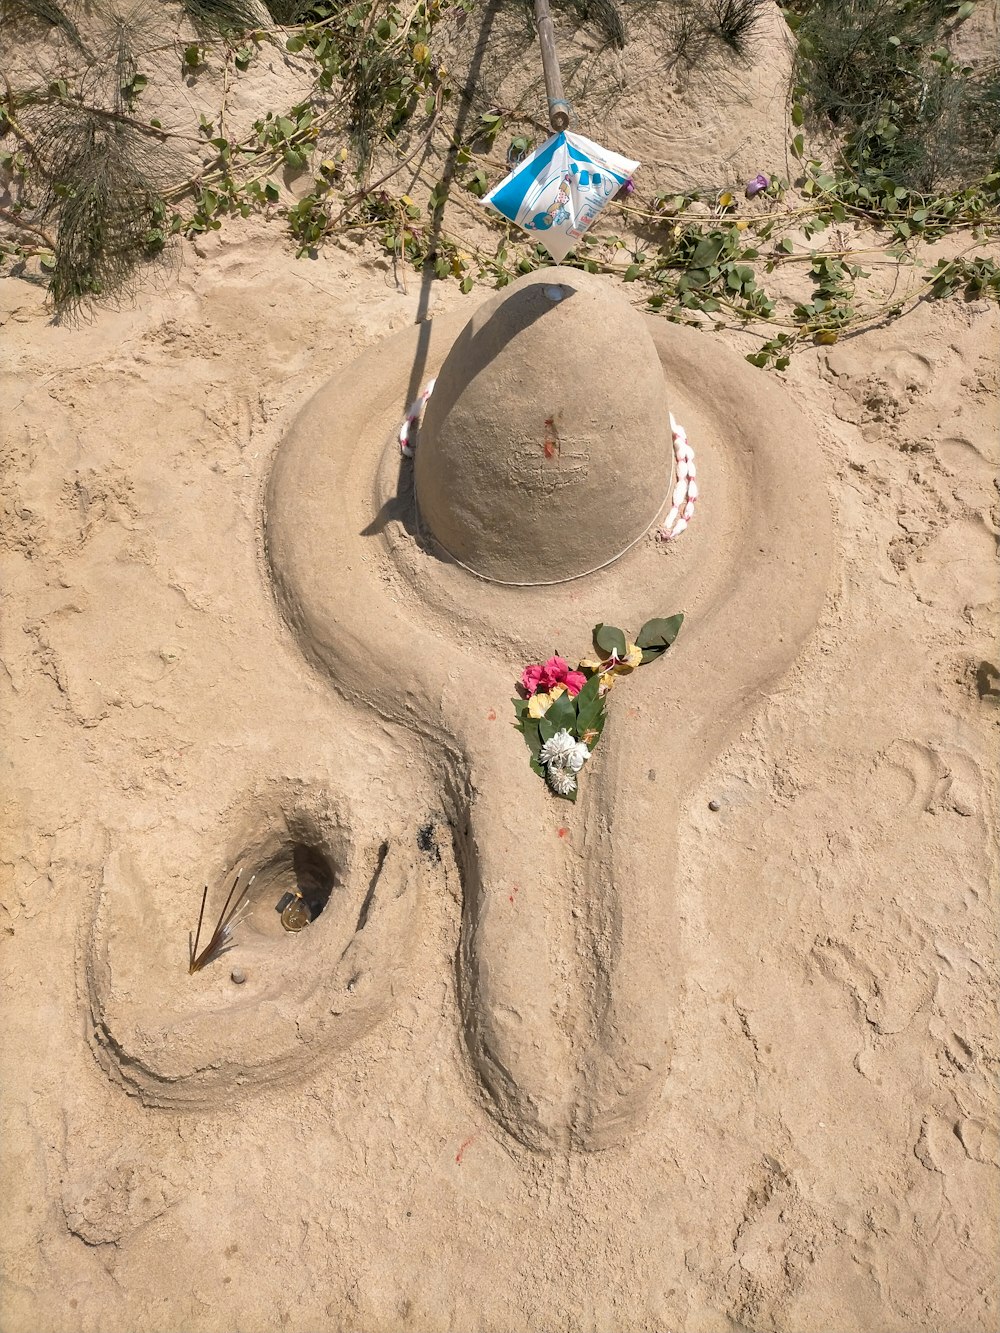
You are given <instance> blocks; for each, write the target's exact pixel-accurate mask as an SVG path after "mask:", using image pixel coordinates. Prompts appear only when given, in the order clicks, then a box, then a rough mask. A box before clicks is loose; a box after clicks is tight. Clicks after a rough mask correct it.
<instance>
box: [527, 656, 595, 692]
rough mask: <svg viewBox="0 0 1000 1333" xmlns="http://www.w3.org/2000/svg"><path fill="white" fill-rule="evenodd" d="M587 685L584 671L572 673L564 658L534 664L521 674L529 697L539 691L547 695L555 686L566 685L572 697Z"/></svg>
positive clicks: (553, 658) (551, 658)
mask: <svg viewBox="0 0 1000 1333" xmlns="http://www.w3.org/2000/svg"><path fill="white" fill-rule="evenodd" d="M586 683H587V677H586V676H585V675H584V674H583V672H582V671H570V669H569V663H568V662H566V661H565V660H564V659H563V658H562V657H550V658H549V660H548V661H547V662H541V663H539V662H532V664H531V665H530V666H526V667H525V668H524V671H523V672H522V673H521V685H522V687H523V688H524V690H525V692H526V693H527V694H529V695H531V694H535V693H536V692H537V691H538V690H542V691H544V692H545V693H546V694H547V693H548V692H549V690H551V689H552V687H553V686H554V685H565V686H566V690H567V692H568V693H569V694H570V695H571V696H574V697H575V696H576V695H577V694H579V693H580V691H581V690H582V689H583V687H584V685H586Z"/></svg>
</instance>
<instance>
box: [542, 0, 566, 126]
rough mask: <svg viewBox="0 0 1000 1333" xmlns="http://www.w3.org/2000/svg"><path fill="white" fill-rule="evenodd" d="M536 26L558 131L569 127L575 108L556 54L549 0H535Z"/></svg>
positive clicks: (553, 123) (553, 121)
mask: <svg viewBox="0 0 1000 1333" xmlns="http://www.w3.org/2000/svg"><path fill="white" fill-rule="evenodd" d="M535 27H536V28H537V29H538V41H539V44H540V45H541V48H542V73H543V74H544V75H545V95H546V97H547V98H548V99H549V124H550V125H551V126H552V128H553V129H554V130H556V131H557V132H558V131H560V130H565V129H568V128H569V118H570V113H571V112H572V110H573V108H572V107H571V106H570V104H569V103H568V102H567V101H566V97H565V95H564V93H563V84H562V74H561V73H560V71H559V57H558V56H557V55H556V35H555V30H554V29H553V27H552V16H551V15H550V14H549V0H535Z"/></svg>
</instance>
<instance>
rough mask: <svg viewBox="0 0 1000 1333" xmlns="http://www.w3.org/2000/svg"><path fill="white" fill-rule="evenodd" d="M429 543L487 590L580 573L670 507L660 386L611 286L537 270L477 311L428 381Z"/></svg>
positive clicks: (420, 463) (421, 506) (424, 498)
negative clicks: (430, 384) (485, 582)
mask: <svg viewBox="0 0 1000 1333" xmlns="http://www.w3.org/2000/svg"><path fill="white" fill-rule="evenodd" d="M414 476H415V485H416V497H417V507H418V510H419V514H420V520H421V524H422V526H423V528H424V529H425V531H426V534H427V535H428V536H429V537H431V538H432V539H433V541H434V542H435V543H436V544H437V545H438V546H439V547H441V548H442V550H443V551H444V552H445V553H446V554H447V555H449V556H451V557H452V559H454V560H456V561H458V562H459V563H460V564H462V565H464V566H465V567H466V568H467V569H469V570H471V571H472V572H473V573H474V574H478V575H479V576H480V577H482V578H485V579H489V580H491V581H493V582H496V583H508V584H545V583H557V582H562V581H564V580H568V579H576V578H580V577H581V576H582V575H584V574H587V573H591V572H594V571H596V570H598V569H601V568H603V567H604V566H606V565H608V564H610V563H611V562H613V561H614V560H616V559H617V558H618V557H619V556H621V555H624V553H625V552H626V551H627V550H629V549H630V548H631V547H632V546H634V545H635V543H636V542H637V541H639V540H640V539H641V538H642V536H643V535H644V534H645V533H646V532H647V531H648V530H649V528H650V527H651V525H652V524H653V523H654V522H655V521H656V519H657V518H658V517H659V515H660V513H661V512H662V510H663V508H664V506H665V505H666V503H667V502H668V500H669V496H670V492H671V487H672V477H673V455H672V450H671V443H670V413H669V408H668V403H667V386H666V381H665V379H664V375H663V367H662V364H661V361H660V358H659V356H658V355H657V351H656V346H655V344H654V342H653V339H652V337H651V336H650V333H649V330H648V328H647V326H646V324H645V322H644V321H643V319H642V317H641V316H640V315H639V314H638V313H637V312H636V311H635V310H633V308H632V307H631V306H630V305H629V304H628V302H627V301H625V300H624V299H623V298H622V297H621V296H619V295H618V293H617V292H616V291H615V289H614V288H613V287H612V286H611V284H610V283H608V282H606V281H605V280H603V279H601V278H599V277H596V276H594V275H593V274H589V273H584V272H581V271H579V270H577V269H571V268H561V267H560V268H554V269H545V270H543V271H542V272H540V273H537V274H533V275H531V276H530V277H527V278H522V279H521V280H520V281H519V282H517V283H516V284H514V285H513V286H511V287H510V288H507V289H505V290H504V291H502V292H500V293H498V294H497V295H496V296H495V297H493V298H492V299H491V300H489V301H487V302H486V303H485V304H484V305H482V306H481V307H480V308H479V309H478V310H477V311H476V313H475V314H474V315H473V316H472V318H471V319H470V320H469V322H468V324H467V325H466V326H465V328H464V329H463V330H462V332H461V334H460V335H459V337H458V338H457V339H456V341H455V343H454V345H453V346H452V348H451V350H450V352H449V354H448V356H447V357H446V358H445V361H444V364H443V365H442V367H441V371H440V373H439V374H438V377H437V383H436V385H435V387H434V393H433V396H432V397H431V399H430V401H429V402H428V405H427V410H426V413H425V416H424V421H423V425H422V426H421V429H420V446H419V449H418V450H417V454H416V462H415V469H414Z"/></svg>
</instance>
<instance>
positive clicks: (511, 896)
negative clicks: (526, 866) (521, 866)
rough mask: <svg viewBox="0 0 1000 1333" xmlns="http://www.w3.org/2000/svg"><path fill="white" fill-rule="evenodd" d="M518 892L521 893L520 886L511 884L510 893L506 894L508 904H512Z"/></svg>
mask: <svg viewBox="0 0 1000 1333" xmlns="http://www.w3.org/2000/svg"><path fill="white" fill-rule="evenodd" d="M520 892H521V886H520V884H512V885H511V889H510V893H508V895H507V897H508V899H509V901H510V902H513V901H514V899H515V898H516V897H517V895H518V894H519V893H520Z"/></svg>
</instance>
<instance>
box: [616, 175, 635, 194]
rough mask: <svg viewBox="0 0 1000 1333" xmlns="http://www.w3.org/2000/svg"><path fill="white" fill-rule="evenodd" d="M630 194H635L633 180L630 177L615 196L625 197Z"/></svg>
mask: <svg viewBox="0 0 1000 1333" xmlns="http://www.w3.org/2000/svg"><path fill="white" fill-rule="evenodd" d="M631 194H635V181H634V180H632V179H631V177H630V178H629V179H628V180H627V181H626V182H625V184H624V185H623V186H622V187H621V189H620V190H619V191H618V193H617V194H616V195H615V198H616V199H627V198H628V197H629V195H631Z"/></svg>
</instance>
